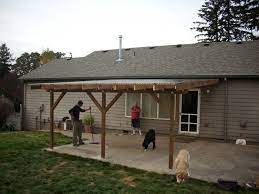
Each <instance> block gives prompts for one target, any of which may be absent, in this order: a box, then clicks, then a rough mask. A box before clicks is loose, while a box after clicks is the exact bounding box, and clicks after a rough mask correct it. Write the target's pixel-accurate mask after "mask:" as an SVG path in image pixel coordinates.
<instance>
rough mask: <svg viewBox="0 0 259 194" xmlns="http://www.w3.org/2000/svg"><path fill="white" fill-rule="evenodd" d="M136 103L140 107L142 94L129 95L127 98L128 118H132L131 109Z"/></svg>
mask: <svg viewBox="0 0 259 194" xmlns="http://www.w3.org/2000/svg"><path fill="white" fill-rule="evenodd" d="M136 102H137V103H138V105H139V106H140V94H137V93H127V97H126V116H130V111H131V107H132V106H133V105H134V104H135V103H136Z"/></svg>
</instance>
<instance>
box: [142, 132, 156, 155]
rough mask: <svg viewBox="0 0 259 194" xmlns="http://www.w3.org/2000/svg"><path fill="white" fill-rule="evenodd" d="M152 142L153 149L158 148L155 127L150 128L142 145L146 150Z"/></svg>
mask: <svg viewBox="0 0 259 194" xmlns="http://www.w3.org/2000/svg"><path fill="white" fill-rule="evenodd" d="M151 142H152V143H153V149H155V148H156V132H155V130H154V129H149V130H148V132H147V133H146V135H145V139H144V141H143V143H142V146H143V147H144V148H145V151H146V150H147V148H148V145H149V144H150V143H151Z"/></svg>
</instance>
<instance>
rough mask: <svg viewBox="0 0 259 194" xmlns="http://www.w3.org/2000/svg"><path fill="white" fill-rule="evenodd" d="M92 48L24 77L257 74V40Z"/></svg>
mask: <svg viewBox="0 0 259 194" xmlns="http://www.w3.org/2000/svg"><path fill="white" fill-rule="evenodd" d="M122 56H123V61H122V62H116V59H117V58H118V49H116V50H108V51H95V52H93V53H91V54H89V55H88V56H86V57H80V58H73V59H71V60H67V59H57V60H53V61H51V62H49V63H48V64H46V65H43V66H41V67H39V68H37V69H35V70H34V71H32V72H30V73H28V74H27V75H25V76H23V77H22V78H21V79H24V80H90V79H118V78H123V79H131V78H210V77H225V76H226V77H230V76H231V77H257V78H258V77H259V41H249V42H243V43H242V44H237V43H227V42H220V43H210V44H209V46H204V44H203V43H197V44H187V45H182V46H181V47H177V46H176V45H170V46H156V47H154V48H153V49H151V47H139V48H131V49H129V50H127V49H126V50H125V49H123V51H122Z"/></svg>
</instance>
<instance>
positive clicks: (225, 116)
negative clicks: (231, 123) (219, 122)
mask: <svg viewBox="0 0 259 194" xmlns="http://www.w3.org/2000/svg"><path fill="white" fill-rule="evenodd" d="M224 82H225V99H224V141H225V142H227V140H228V131H227V126H228V80H227V78H226V77H225V78H224Z"/></svg>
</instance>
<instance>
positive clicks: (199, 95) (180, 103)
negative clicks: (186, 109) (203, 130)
mask: <svg viewBox="0 0 259 194" xmlns="http://www.w3.org/2000/svg"><path fill="white" fill-rule="evenodd" d="M190 91H197V92H198V104H197V114H189V113H182V97H183V96H182V94H180V98H179V125H178V133H179V134H192V135H198V134H199V133H200V109H201V90H200V89H192V90H190ZM182 114H183V115H196V116H197V123H191V122H189V116H188V121H187V122H181V121H182V120H181V116H182ZM181 124H187V125H188V131H182V130H181ZM191 124H195V125H197V131H196V132H193V131H189V125H191Z"/></svg>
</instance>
